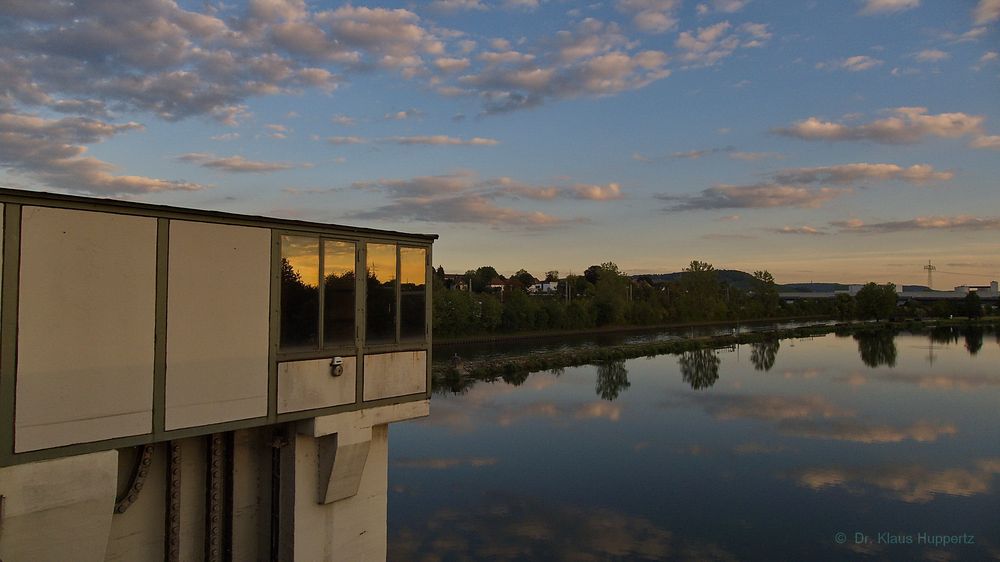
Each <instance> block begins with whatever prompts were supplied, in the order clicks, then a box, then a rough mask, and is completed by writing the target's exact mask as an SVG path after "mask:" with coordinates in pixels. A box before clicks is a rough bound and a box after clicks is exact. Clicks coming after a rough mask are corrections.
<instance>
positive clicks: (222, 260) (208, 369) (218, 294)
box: [165, 220, 271, 430]
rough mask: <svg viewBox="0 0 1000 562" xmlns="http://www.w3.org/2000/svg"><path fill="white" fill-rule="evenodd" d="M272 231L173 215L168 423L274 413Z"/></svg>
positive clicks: (197, 422)
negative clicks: (270, 378) (270, 399)
mask: <svg viewBox="0 0 1000 562" xmlns="http://www.w3.org/2000/svg"><path fill="white" fill-rule="evenodd" d="M270 238H271V234H270V231H268V230H267V229H263V228H248V227H243V226H227V225H218V224H207V223H198V222H191V221H178V220H173V221H170V258H169V272H168V279H169V282H168V286H167V292H168V298H167V303H168V304H167V356H166V404H165V407H166V412H165V415H166V424H165V429H167V430H171V429H178V428H182V427H193V426H198V425H209V424H213V423H221V422H227V421H233V420H239V419H246V418H253V417H259V416H264V415H267V372H268V364H267V358H268V353H267V347H268V303H269V291H270V274H271V271H270V252H269V249H270Z"/></svg>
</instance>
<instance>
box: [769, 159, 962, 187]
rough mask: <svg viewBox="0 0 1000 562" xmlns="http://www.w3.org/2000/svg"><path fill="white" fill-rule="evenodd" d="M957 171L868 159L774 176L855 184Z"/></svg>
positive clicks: (939, 177) (919, 179)
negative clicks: (883, 162)
mask: <svg viewBox="0 0 1000 562" xmlns="http://www.w3.org/2000/svg"><path fill="white" fill-rule="evenodd" d="M954 176H955V174H954V172H938V171H935V170H934V167H933V166H931V165H930V164H914V165H913V166H910V167H908V168H904V167H902V166H899V165H897V164H871V163H866V162H861V163H854V164H840V165H837V166H819V167H815V168H790V169H786V170H781V171H780V172H778V173H776V174H775V175H774V179H775V181H778V182H780V183H837V184H845V183H854V182H857V181H866V180H871V181H889V180H898V181H905V182H909V183H925V182H930V181H949V180H951V179H952V178H953V177H954Z"/></svg>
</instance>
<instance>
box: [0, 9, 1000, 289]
mask: <svg viewBox="0 0 1000 562" xmlns="http://www.w3.org/2000/svg"><path fill="white" fill-rule="evenodd" d="M2 4H3V9H2V10H0V13H2V14H3V15H0V169H2V171H0V174H2V175H0V184H2V185H4V186H9V187H16V188H23V189H36V190H46V191H61V192H71V193H82V194H89V195H96V196H102V197H116V198H123V199H131V200H137V201H146V202H152V203H162V204H171V205H181V206H187V207H197V208H205V209H216V210H224V211H231V212H240V213H251V214H262V215H271V216H281V217H289V218H301V219H307V220H316V221H323V222H333V223H343V224H352V225H363V226H370V227H376V228H389V229H395V230H406V231H415V232H433V233H438V234H440V235H441V239H440V240H439V242H438V243H437V244H436V245H435V259H434V261H435V263H436V264H441V265H444V267H445V269H446V270H448V271H459V272H460V271H465V270H466V269H470V268H475V267H477V266H480V265H493V266H495V267H496V268H497V269H498V270H499V271H501V272H504V273H511V272H513V271H515V270H517V269H520V268H522V267H523V268H526V269H528V270H529V271H531V272H532V273H535V274H536V275H538V276H541V275H542V274H544V272H545V271H548V270H552V269H556V270H559V271H560V272H562V273H564V274H565V273H570V272H574V273H580V272H582V270H583V269H585V268H586V267H587V266H589V265H591V264H595V263H601V262H605V261H615V262H616V263H618V265H619V266H620V267H622V268H623V269H624V270H626V271H629V272H634V273H642V272H665V271H676V270H679V269H681V268H683V267H684V266H685V265H686V264H687V263H688V262H690V261H691V260H692V259H700V260H705V261H709V262H712V263H713V264H715V266H716V267H717V268H738V269H744V270H750V271H752V270H754V269H761V268H766V269H769V270H770V271H771V272H772V273H774V274H775V276H776V277H777V279H778V281H779V282H793V281H810V280H815V281H842V282H863V281H868V280H876V281H894V282H896V283H901V282H905V283H915V282H924V281H926V275H925V273H924V272H923V271H922V269H921V267H922V266H923V265H924V264H926V262H927V260H928V259H930V260H933V261H934V263H935V265H936V266H937V267H938V273H937V277H936V278H935V287H936V288H950V287H951V286H953V285H958V284H962V283H982V282H988V281H989V280H991V279H997V278H1000V257H998V254H1000V252H998V249H1000V244H998V243H997V235H998V233H1000V191H998V190H997V183H998V180H997V178H1000V158H998V156H1000V88H998V85H1000V80H998V79H1000V41H998V37H1000V35H998V25H1000V0H978V1H948V2H940V1H939V2H932V1H929V0H857V1H853V0H852V1H843V2H769V1H766V0H704V1H702V2H696V1H682V0H608V1H604V2H593V3H579V2H566V1H559V0H547V1H546V0H437V1H432V2H385V3H379V4H372V3H357V4H343V3H339V2H302V1H298V0H258V1H254V2H249V3H231V4H230V3H226V4H221V3H215V2H205V3H202V2H191V3H184V2H181V3H174V2H171V1H167V0H138V1H133V2H108V1H98V0H89V1H83V0H80V1H77V2H75V3H72V4H67V3H64V2H60V1H54V0H53V1H47V0H7V1H5V2H3V3H2Z"/></svg>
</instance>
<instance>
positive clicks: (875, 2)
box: [861, 0, 920, 16]
mask: <svg viewBox="0 0 1000 562" xmlns="http://www.w3.org/2000/svg"><path fill="white" fill-rule="evenodd" d="M918 6H920V0H865V6H864V7H863V8H862V9H861V15H865V16H872V15H877V14H892V13H896V12H904V11H906V10H912V9H913V8H916V7H918Z"/></svg>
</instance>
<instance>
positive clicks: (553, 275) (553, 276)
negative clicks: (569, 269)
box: [545, 269, 559, 281]
mask: <svg viewBox="0 0 1000 562" xmlns="http://www.w3.org/2000/svg"><path fill="white" fill-rule="evenodd" d="M545 280H546V281H558V280H559V272H558V271H556V270H554V269H553V270H552V271H546V272H545Z"/></svg>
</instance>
